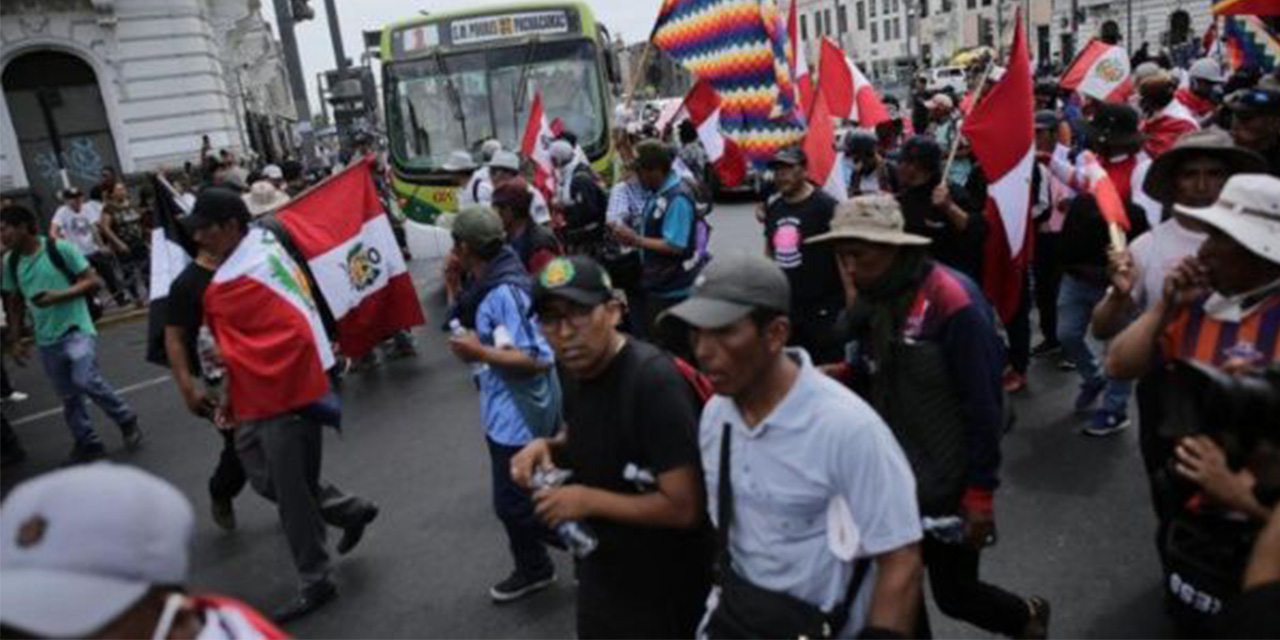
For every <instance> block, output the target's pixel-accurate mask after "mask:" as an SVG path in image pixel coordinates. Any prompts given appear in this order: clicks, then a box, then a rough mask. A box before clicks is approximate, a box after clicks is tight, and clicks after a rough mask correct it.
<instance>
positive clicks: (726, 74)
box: [650, 0, 804, 167]
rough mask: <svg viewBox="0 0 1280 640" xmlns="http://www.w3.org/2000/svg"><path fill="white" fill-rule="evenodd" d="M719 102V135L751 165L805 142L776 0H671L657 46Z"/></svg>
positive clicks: (662, 13) (666, 5) (660, 23)
mask: <svg viewBox="0 0 1280 640" xmlns="http://www.w3.org/2000/svg"><path fill="white" fill-rule="evenodd" d="M650 39H651V40H652V41H653V43H654V45H656V46H657V47H658V48H660V49H662V50H663V51H666V52H667V54H669V55H670V56H671V57H672V58H674V59H675V60H676V61H678V62H680V64H682V65H684V67H685V68H686V69H688V70H689V71H690V72H691V73H693V74H694V76H696V77H698V78H705V79H707V80H708V81H710V82H711V85H712V86H713V87H715V88H716V91H717V92H718V93H719V94H720V101H721V111H720V128H721V130H722V131H723V132H724V133H725V134H726V135H728V136H729V137H731V138H733V139H734V140H735V141H736V142H737V143H738V144H739V145H740V146H741V147H742V150H743V151H744V152H745V153H746V155H747V157H748V158H749V159H750V160H751V162H752V164H754V165H756V166H757V167H761V166H763V165H764V164H765V163H766V162H767V161H768V159H769V158H770V157H771V156H772V155H773V154H774V152H776V151H777V150H778V149H781V148H782V147H785V146H787V145H791V144H796V143H798V142H799V141H800V138H801V137H803V136H804V129H803V128H802V127H801V125H800V123H799V120H798V119H797V114H796V113H795V111H794V109H793V106H794V105H793V103H794V100H795V97H794V96H795V93H794V91H793V89H792V85H791V72H790V71H789V67H788V64H787V49H788V47H787V30H786V25H785V23H784V21H783V20H782V17H781V14H780V13H779V11H778V8H777V5H776V4H775V3H774V1H773V0H666V2H665V3H664V4H663V6H662V9H661V10H660V11H659V12H658V21H657V24H655V25H654V28H653V35H652V36H651V38H650Z"/></svg>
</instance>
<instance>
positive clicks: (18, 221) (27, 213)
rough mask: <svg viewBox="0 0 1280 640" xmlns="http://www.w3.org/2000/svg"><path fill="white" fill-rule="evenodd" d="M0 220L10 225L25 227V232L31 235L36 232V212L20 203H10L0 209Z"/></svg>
mask: <svg viewBox="0 0 1280 640" xmlns="http://www.w3.org/2000/svg"><path fill="white" fill-rule="evenodd" d="M0 222H3V223H5V224H7V225H9V226H11V227H26V228H27V233H30V234H31V235H35V234H36V233H37V232H38V228H37V225H36V214H35V213H34V212H33V211H31V210H30V209H28V208H26V207H24V206H22V205H20V204H11V205H9V206H7V207H5V208H3V209H0Z"/></svg>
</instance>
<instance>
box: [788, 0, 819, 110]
mask: <svg viewBox="0 0 1280 640" xmlns="http://www.w3.org/2000/svg"><path fill="white" fill-rule="evenodd" d="M799 21H800V12H799V10H798V9H797V8H796V0H791V13H790V15H788V16H787V41H788V42H789V43H790V46H791V52H790V53H791V79H792V81H793V82H794V83H795V87H796V106H798V107H800V113H802V114H805V115H808V113H809V109H810V108H812V106H813V76H812V75H811V74H810V73H809V56H806V55H805V54H804V51H801V49H800V28H799V25H798V23H799Z"/></svg>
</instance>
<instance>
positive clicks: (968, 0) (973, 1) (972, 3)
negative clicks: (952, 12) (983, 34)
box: [965, 0, 978, 9]
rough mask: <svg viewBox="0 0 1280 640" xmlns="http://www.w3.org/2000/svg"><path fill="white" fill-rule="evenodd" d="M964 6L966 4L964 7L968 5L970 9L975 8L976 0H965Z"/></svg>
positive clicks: (976, 6) (976, 5)
mask: <svg viewBox="0 0 1280 640" xmlns="http://www.w3.org/2000/svg"><path fill="white" fill-rule="evenodd" d="M965 6H966V7H969V8H970V9H977V8H978V0H966V2H965Z"/></svg>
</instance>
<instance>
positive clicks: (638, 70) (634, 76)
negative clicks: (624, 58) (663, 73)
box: [622, 39, 653, 111]
mask: <svg viewBox="0 0 1280 640" xmlns="http://www.w3.org/2000/svg"><path fill="white" fill-rule="evenodd" d="M652 48H653V40H652V39H649V40H645V41H644V49H643V50H642V51H641V52H640V64H639V65H636V67H635V69H634V71H632V72H631V81H630V82H628V83H627V92H626V93H625V94H623V96H622V104H623V108H624V109H626V110H628V111H630V110H631V99H632V98H633V97H634V96H635V92H636V84H638V83H639V82H640V76H642V75H644V74H645V67H647V66H648V65H649V50H650V49H652Z"/></svg>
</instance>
